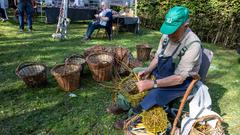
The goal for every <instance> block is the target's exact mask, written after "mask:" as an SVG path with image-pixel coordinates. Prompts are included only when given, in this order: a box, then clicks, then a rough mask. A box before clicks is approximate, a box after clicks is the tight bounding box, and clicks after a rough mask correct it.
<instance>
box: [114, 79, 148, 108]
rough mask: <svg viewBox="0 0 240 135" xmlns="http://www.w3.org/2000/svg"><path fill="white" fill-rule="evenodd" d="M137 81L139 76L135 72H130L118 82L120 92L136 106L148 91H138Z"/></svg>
mask: <svg viewBox="0 0 240 135" xmlns="http://www.w3.org/2000/svg"><path fill="white" fill-rule="evenodd" d="M137 81H138V80H137V78H136V77H135V76H134V75H133V74H130V75H129V76H128V77H126V78H124V79H123V80H122V81H121V82H120V83H119V84H118V89H119V93H120V94H122V95H123V96H125V97H126V98H127V100H128V101H129V102H130V103H131V106H133V107H136V106H137V105H138V104H139V103H140V101H141V100H142V99H143V98H144V96H145V95H146V94H147V91H145V92H140V93H139V92H138V88H137V85H136V84H135V83H136V82H137Z"/></svg>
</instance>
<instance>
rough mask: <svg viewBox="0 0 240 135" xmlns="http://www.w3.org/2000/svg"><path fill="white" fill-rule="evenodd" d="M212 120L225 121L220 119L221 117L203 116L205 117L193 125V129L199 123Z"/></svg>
mask: <svg viewBox="0 0 240 135" xmlns="http://www.w3.org/2000/svg"><path fill="white" fill-rule="evenodd" d="M212 119H218V121H219V122H221V123H222V122H223V119H222V118H220V117H219V116H217V115H214V114H212V115H207V116H203V117H200V118H198V119H197V120H196V121H195V122H194V123H193V125H192V127H195V125H196V124H197V123H198V122H203V121H208V120H212Z"/></svg>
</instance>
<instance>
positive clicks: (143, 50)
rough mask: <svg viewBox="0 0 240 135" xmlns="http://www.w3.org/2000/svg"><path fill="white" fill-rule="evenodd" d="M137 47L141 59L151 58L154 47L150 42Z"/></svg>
mask: <svg viewBox="0 0 240 135" xmlns="http://www.w3.org/2000/svg"><path fill="white" fill-rule="evenodd" d="M136 48H137V59H138V60H140V61H147V60H149V58H150V53H151V50H152V47H150V46H149V45H148V44H143V45H137V46H136Z"/></svg>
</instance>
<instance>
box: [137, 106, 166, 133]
mask: <svg viewBox="0 0 240 135" xmlns="http://www.w3.org/2000/svg"><path fill="white" fill-rule="evenodd" d="M140 116H142V123H143V125H144V127H145V128H146V130H147V131H148V132H151V133H153V134H156V133H164V132H165V131H166V129H167V126H168V119H167V114H166V112H165V111H164V110H163V108H162V107H153V108H152V109H150V110H148V111H144V112H142V113H141V114H140Z"/></svg>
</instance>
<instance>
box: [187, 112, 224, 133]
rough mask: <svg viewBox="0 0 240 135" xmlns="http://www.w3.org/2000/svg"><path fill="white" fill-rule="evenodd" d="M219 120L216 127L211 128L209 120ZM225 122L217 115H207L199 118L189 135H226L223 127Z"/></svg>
mask: <svg viewBox="0 0 240 135" xmlns="http://www.w3.org/2000/svg"><path fill="white" fill-rule="evenodd" d="M213 119H217V120H218V121H217V125H216V127H214V128H213V127H211V126H210V125H208V124H207V123H206V122H207V121H209V120H213ZM200 122H201V123H204V124H200ZM222 122H223V120H222V119H221V118H219V117H218V116H216V115H207V116H203V117H201V118H198V119H197V120H196V121H195V122H194V123H193V126H192V129H191V131H190V133H189V135H225V133H224V130H223V127H222Z"/></svg>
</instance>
